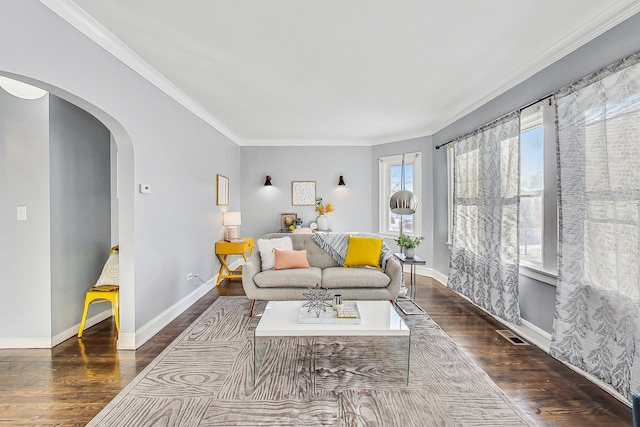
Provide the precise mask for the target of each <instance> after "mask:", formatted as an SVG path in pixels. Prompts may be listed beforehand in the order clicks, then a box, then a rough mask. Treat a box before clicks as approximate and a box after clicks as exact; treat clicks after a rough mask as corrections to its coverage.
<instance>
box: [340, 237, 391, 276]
mask: <svg viewBox="0 0 640 427" xmlns="http://www.w3.org/2000/svg"><path fill="white" fill-rule="evenodd" d="M381 252H382V239H379V238H376V237H360V236H349V246H348V247H347V256H346V257H345V259H344V266H345V267H365V266H371V267H375V268H378V269H379V268H380V253H381Z"/></svg>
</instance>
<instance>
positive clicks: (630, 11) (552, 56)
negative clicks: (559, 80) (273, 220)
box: [433, 0, 640, 133]
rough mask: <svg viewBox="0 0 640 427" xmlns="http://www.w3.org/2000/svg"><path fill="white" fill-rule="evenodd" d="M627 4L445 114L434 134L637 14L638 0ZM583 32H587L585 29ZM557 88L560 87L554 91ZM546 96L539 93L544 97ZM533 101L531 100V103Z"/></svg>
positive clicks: (627, 0) (639, 3)
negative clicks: (484, 92) (464, 105)
mask: <svg viewBox="0 0 640 427" xmlns="http://www.w3.org/2000/svg"><path fill="white" fill-rule="evenodd" d="M625 3H626V5H613V6H611V7H609V9H607V10H611V9H614V8H616V7H618V8H619V9H618V10H617V11H615V12H614V13H613V14H612V15H611V16H609V17H608V18H607V19H606V20H604V21H603V22H601V23H599V24H594V21H595V22H598V20H597V19H596V18H598V17H600V16H602V15H604V12H603V13H601V14H600V15H597V16H594V17H593V18H592V19H591V20H590V21H589V22H587V23H586V24H584V25H582V26H581V27H580V28H578V29H577V30H576V31H574V32H573V33H572V34H571V35H570V36H568V37H567V38H565V39H563V40H562V41H560V42H558V43H557V44H556V45H555V46H554V47H552V48H551V49H549V50H548V51H547V53H545V54H543V55H540V56H538V57H537V58H535V59H533V60H532V61H530V62H529V63H528V64H526V65H525V66H523V67H521V68H520V69H519V70H516V71H514V72H513V73H511V76H510V77H508V78H507V79H506V82H505V83H504V84H501V85H499V86H497V87H495V88H494V89H493V90H491V91H490V92H489V93H488V94H487V95H485V96H482V97H480V98H477V99H475V100H472V101H471V102H470V103H468V104H467V106H466V107H464V108H462V109H461V110H459V111H458V112H457V113H451V114H450V115H445V116H447V117H448V118H447V119H445V120H442V121H440V122H438V123H437V124H436V125H435V126H434V127H433V128H434V132H433V133H436V132H439V131H441V130H442V129H444V128H445V127H447V126H449V125H450V124H452V123H455V122H456V121H457V120H459V119H461V118H463V117H464V116H466V115H467V114H470V113H472V112H474V111H475V110H477V109H478V108H480V107H482V106H483V105H484V104H486V103H487V102H489V101H491V100H493V99H494V98H496V97H498V96H500V95H502V94H503V93H505V92H507V91H508V90H509V89H512V88H514V87H515V86H517V85H518V84H520V83H522V82H524V81H525V80H527V79H528V78H530V77H532V76H533V75H534V74H536V73H538V72H540V71H542V70H544V69H545V68H546V67H548V66H550V65H551V64H553V63H554V62H556V61H558V60H560V59H562V58H564V57H565V56H567V55H569V54H570V53H572V52H573V51H575V50H577V49H578V48H580V47H582V46H584V45H585V44H587V43H588V42H590V41H591V40H593V39H595V38H596V37H598V36H599V35H601V34H603V33H604V32H606V31H608V30H610V29H611V28H613V27H615V26H616V25H618V24H620V23H621V22H622V21H624V20H626V19H628V18H630V17H631V16H633V15H635V14H636V13H638V12H640V2H638V1H637V0H626V2H625ZM585 29H586V30H585ZM557 89H560V88H557ZM544 95H546V94H541V96H544ZM532 101H533V100H532Z"/></svg>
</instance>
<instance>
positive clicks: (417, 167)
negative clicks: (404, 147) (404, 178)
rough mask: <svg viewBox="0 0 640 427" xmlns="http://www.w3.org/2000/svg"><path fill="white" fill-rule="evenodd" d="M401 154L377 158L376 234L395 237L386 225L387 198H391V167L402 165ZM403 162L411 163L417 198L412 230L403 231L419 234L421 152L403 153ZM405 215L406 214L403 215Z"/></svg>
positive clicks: (420, 230)
mask: <svg viewBox="0 0 640 427" xmlns="http://www.w3.org/2000/svg"><path fill="white" fill-rule="evenodd" d="M402 156H403V155H402V154H395V155H391V156H381V157H379V158H378V234H380V235H382V236H384V237H387V238H395V237H397V236H398V232H396V231H391V230H389V228H388V227H387V225H388V224H389V217H390V215H391V211H390V209H389V199H390V198H391V167H393V166H400V165H402ZM404 164H405V166H406V165H410V164H411V165H413V193H414V194H415V195H416V197H417V198H418V208H417V209H416V213H414V214H413V231H412V232H411V233H409V232H406V231H403V234H405V235H407V236H421V232H422V210H421V203H420V201H421V200H422V192H421V191H422V185H421V183H422V153H421V152H419V151H416V152H411V153H404ZM404 216H406V215H404Z"/></svg>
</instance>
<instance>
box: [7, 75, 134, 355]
mask: <svg viewBox="0 0 640 427" xmlns="http://www.w3.org/2000/svg"><path fill="white" fill-rule="evenodd" d="M3 74H5V73H3ZM5 75H7V76H8V77H11V78H14V79H17V80H22V81H25V82H28V83H30V84H33V85H35V86H38V87H41V88H43V89H46V90H48V91H49V92H50V93H51V94H53V95H55V96H57V97H59V98H62V99H64V100H66V101H68V102H70V103H71V104H74V105H76V106H77V107H79V108H81V109H82V110H84V111H86V112H88V113H89V114H91V115H92V116H94V117H95V118H97V119H98V120H99V121H100V122H102V123H103V124H104V125H105V126H106V127H107V129H108V130H109V131H110V132H111V135H112V137H113V141H114V142H115V145H116V146H117V165H118V166H117V169H116V174H117V183H118V201H119V203H118V209H117V211H118V214H117V215H118V233H117V235H118V243H119V244H120V248H121V251H120V265H121V267H120V285H121V308H120V318H121V334H120V340H119V347H120V348H135V304H134V295H135V292H134V268H133V266H134V261H133V258H134V203H133V198H134V191H133V189H134V185H133V176H134V175H133V165H134V162H133V146H132V143H131V139H130V137H129V135H128V133H127V131H126V130H125V129H124V128H123V126H121V125H120V123H118V122H117V121H116V120H114V119H113V118H112V117H111V116H110V115H108V114H107V113H105V112H104V111H103V110H101V109H100V108H98V107H96V106H94V105H91V104H89V103H87V102H85V101H84V100H82V99H79V98H78V97H75V96H73V95H71V94H69V93H68V92H65V91H64V90H62V89H60V88H56V87H53V86H51V85H48V84H46V83H44V82H35V81H33V80H31V79H29V78H27V77H24V76H15V75H10V74H5ZM89 285H90V284H88V285H87V286H89ZM10 297H11V295H8V298H10ZM33 297H34V298H44V299H47V298H49V300H50V299H51V293H48V294H47V292H34V296H33ZM22 298H24V297H22ZM45 305H46V304H45ZM5 320H7V319H5ZM9 320H11V319H9ZM78 322H79V319H78ZM9 323H13V324H18V325H20V322H11V321H10V322H9ZM38 334H39V333H38ZM17 335H18V337H21V338H26V339H25V340H24V341H23V344H24V343H25V342H26V343H27V344H28V343H29V342H30V340H29V331H26V332H24V333H23V334H17ZM25 335H26V336H25ZM35 338H37V339H41V338H43V337H42V336H38V337H35ZM50 338H52V337H50ZM1 341H2V337H0V342H1ZM16 342H17V343H18V345H17V346H41V345H21V344H20V342H19V340H18V341H16ZM31 342H34V341H31ZM38 342H41V341H38Z"/></svg>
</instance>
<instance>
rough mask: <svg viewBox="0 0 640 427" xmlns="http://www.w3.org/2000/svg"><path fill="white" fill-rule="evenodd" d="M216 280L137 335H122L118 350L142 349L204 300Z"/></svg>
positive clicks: (210, 281)
mask: <svg viewBox="0 0 640 427" xmlns="http://www.w3.org/2000/svg"><path fill="white" fill-rule="evenodd" d="M214 285H215V278H211V279H209V280H207V281H206V283H204V284H203V285H201V286H199V287H198V288H196V289H195V290H194V291H193V292H191V293H190V294H189V295H187V296H185V297H184V298H182V299H181V300H180V301H178V302H176V303H175V304H173V305H172V306H171V307H169V308H167V309H166V310H165V311H163V312H162V313H160V314H159V315H157V316H156V317H155V318H153V319H152V320H151V321H149V322H148V323H147V324H146V325H144V326H142V327H141V328H139V329H137V330H136V332H135V334H132V333H122V334H120V336H119V337H118V350H135V349H137V348H140V346H142V345H143V344H144V343H146V342H147V341H149V340H150V339H151V338H153V336H154V335H155V334H157V333H158V332H160V331H161V330H162V329H163V328H164V327H165V326H167V325H168V324H169V323H171V322H172V321H173V319H175V318H176V317H178V316H179V315H180V314H182V313H183V312H184V311H185V310H186V309H188V308H189V307H191V306H192V305H193V304H194V303H195V302H196V301H198V300H199V299H200V298H202V297H203V296H204V295H205V294H206V293H207V292H209V291H210V290H211V289H213V287H214Z"/></svg>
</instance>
